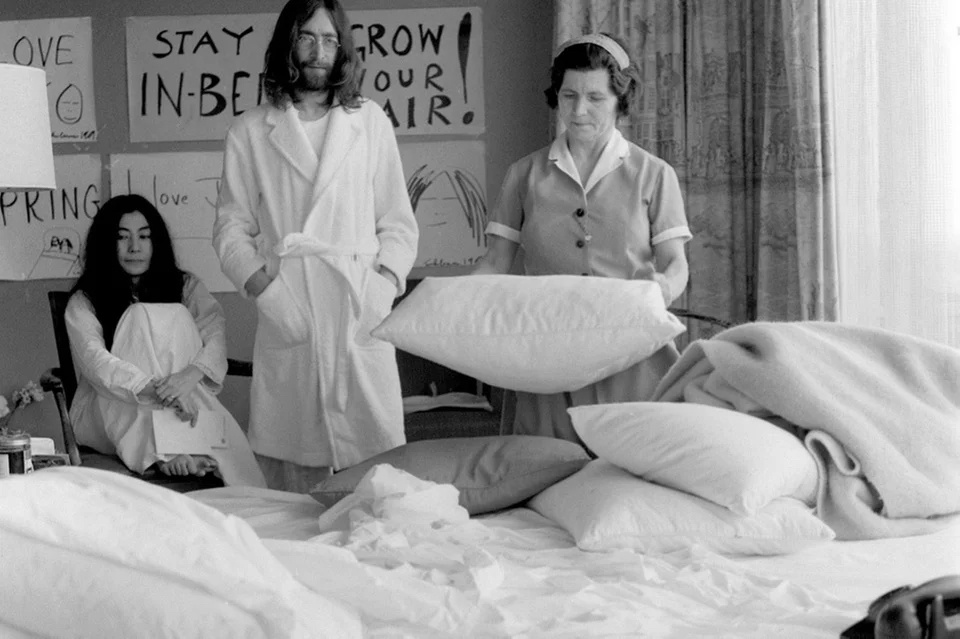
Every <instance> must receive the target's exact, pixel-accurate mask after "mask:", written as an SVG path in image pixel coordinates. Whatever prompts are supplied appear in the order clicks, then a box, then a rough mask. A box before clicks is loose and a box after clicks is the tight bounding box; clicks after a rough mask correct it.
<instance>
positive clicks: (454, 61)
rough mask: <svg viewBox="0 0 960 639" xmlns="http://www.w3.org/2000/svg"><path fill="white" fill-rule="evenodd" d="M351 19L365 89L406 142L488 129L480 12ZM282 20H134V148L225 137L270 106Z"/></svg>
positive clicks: (130, 35)
mask: <svg viewBox="0 0 960 639" xmlns="http://www.w3.org/2000/svg"><path fill="white" fill-rule="evenodd" d="M349 15H350V19H351V22H352V29H351V33H352V34H353V38H354V41H355V45H356V48H357V53H358V54H359V55H360V57H361V59H362V60H363V61H364V64H363V66H364V72H363V82H362V84H361V92H362V93H363V95H365V96H367V97H369V98H371V99H373V100H375V101H376V102H377V103H378V104H380V105H381V106H382V107H383V108H384V110H385V111H386V112H387V115H388V116H389V117H390V118H391V120H392V121H393V123H394V129H395V131H396V133H397V134H398V135H425V134H470V135H473V134H480V133H482V132H483V130H484V110H483V84H482V77H483V73H482V71H483V70H482V64H481V61H482V59H483V51H482V47H481V42H482V37H481V35H482V33H481V19H480V18H481V16H480V9H478V8H441V9H398V10H387V11H351V12H349ZM276 20H277V15H276V14H245V15H241V14H237V15H206V16H164V17H142V16H137V17H129V18H127V19H126V31H127V97H128V105H129V106H128V108H129V117H130V139H131V141H133V142H160V141H179V140H222V139H223V137H224V136H225V135H226V131H227V127H228V126H229V125H230V122H232V121H233V119H234V118H235V117H236V116H237V115H239V114H241V113H243V112H244V111H247V110H249V109H252V108H253V107H255V106H256V105H258V104H260V103H261V102H263V101H264V99H265V98H264V96H263V93H262V89H261V87H260V73H261V72H262V70H263V55H264V52H265V51H266V47H267V43H268V41H269V39H270V36H271V34H272V31H273V26H274V24H275V22H276ZM185 25H189V26H187V27H185Z"/></svg>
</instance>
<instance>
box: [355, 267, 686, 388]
mask: <svg viewBox="0 0 960 639" xmlns="http://www.w3.org/2000/svg"><path fill="white" fill-rule="evenodd" d="M684 330H685V327H684V325H683V323H682V322H680V320H678V319H677V318H676V317H674V316H673V315H672V314H671V313H669V312H668V311H667V309H666V308H665V307H664V304H663V295H662V293H661V292H660V286H659V285H658V284H657V283H656V282H650V281H644V280H621V279H614V278H606V277H581V276H577V275H541V276H525V275H465V276H459V277H428V278H425V279H424V280H423V281H422V282H420V284H419V285H418V286H417V287H416V288H415V289H413V291H412V292H411V293H410V295H408V296H407V297H406V298H405V299H404V300H402V301H401V302H400V303H399V304H397V306H396V308H394V309H393V312H391V313H390V315H388V316H387V318H386V319H385V320H384V321H383V322H382V323H381V324H380V325H379V326H378V327H377V328H376V329H374V331H373V336H374V337H377V338H379V339H382V340H385V341H388V342H390V343H391V344H393V345H394V346H396V347H397V348H399V349H401V350H404V351H407V352H409V353H413V354H414V355H419V356H420V357H423V358H426V359H428V360H431V361H434V362H437V363H438V364H442V365H444V366H446V367H448V368H452V369H454V370H456V371H459V372H461V373H464V374H466V375H469V376H471V377H474V378H476V379H478V380H480V381H482V382H485V383H487V384H490V385H492V386H499V387H500V388H507V389H511V390H518V391H527V392H532V393H558V392H562V391H572V390H577V389H579V388H583V387H584V386H586V385H587V384H591V383H593V382H596V381H598V380H600V379H603V378H605V377H609V376H610V375H613V374H614V373H618V372H620V371H622V370H624V369H626V368H629V367H630V366H632V365H634V364H636V363H637V362H639V361H640V360H642V359H645V358H646V357H648V356H650V355H651V354H652V353H654V352H655V351H657V350H658V349H659V348H661V347H662V346H664V345H665V344H668V343H670V342H671V341H672V340H673V338H674V337H676V336H677V335H679V334H680V333H682V332H683V331H684Z"/></svg>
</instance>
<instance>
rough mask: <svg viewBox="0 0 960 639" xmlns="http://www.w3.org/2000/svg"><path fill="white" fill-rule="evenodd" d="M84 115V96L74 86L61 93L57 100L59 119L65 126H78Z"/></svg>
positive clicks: (70, 85) (69, 86)
mask: <svg viewBox="0 0 960 639" xmlns="http://www.w3.org/2000/svg"><path fill="white" fill-rule="evenodd" d="M82 115H83V94H82V93H80V89H79V88H77V86H76V85H74V84H68V85H67V88H66V89H64V90H63V91H61V92H60V96H59V97H58V98H57V117H58V118H59V119H60V121H61V122H63V123H64V124H76V123H77V122H79V121H80V117H81V116H82Z"/></svg>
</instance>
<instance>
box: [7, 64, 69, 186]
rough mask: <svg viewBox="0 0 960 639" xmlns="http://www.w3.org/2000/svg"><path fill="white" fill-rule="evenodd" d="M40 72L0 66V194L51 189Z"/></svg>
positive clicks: (47, 120)
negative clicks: (2, 192)
mask: <svg viewBox="0 0 960 639" xmlns="http://www.w3.org/2000/svg"><path fill="white" fill-rule="evenodd" d="M56 186H57V183H56V179H55V177H54V171H53V143H52V141H51V139H50V112H49V108H48V107H47V74H46V72H44V70H43V69H37V68H35V67H25V66H21V65H19V64H0V191H3V190H16V191H35V190H42V189H54V188H56Z"/></svg>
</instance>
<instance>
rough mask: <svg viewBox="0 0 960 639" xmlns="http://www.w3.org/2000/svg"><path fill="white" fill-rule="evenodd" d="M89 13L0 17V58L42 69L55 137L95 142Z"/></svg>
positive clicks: (3, 60)
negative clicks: (0, 19) (1, 19)
mask: <svg viewBox="0 0 960 639" xmlns="http://www.w3.org/2000/svg"><path fill="white" fill-rule="evenodd" d="M92 43H93V36H92V32H91V29H90V18H57V19H52V20H16V21H7V22H0V62H2V63H6V64H20V65H24V66H30V67H38V68H41V69H43V70H44V71H46V73H47V100H48V103H49V110H50V130H51V133H52V135H53V141H54V142H95V141H96V140H97V122H96V117H95V110H94V100H93V97H94V96H93V46H92Z"/></svg>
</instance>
